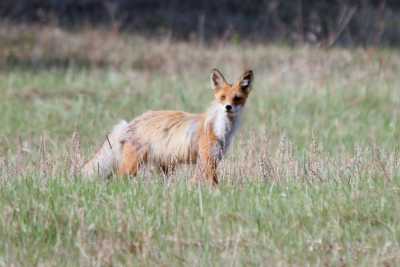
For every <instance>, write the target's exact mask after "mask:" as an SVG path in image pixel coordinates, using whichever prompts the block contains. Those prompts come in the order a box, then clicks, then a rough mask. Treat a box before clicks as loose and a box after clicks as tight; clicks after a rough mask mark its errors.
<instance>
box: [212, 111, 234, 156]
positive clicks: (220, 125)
mask: <svg viewBox="0 0 400 267" xmlns="http://www.w3.org/2000/svg"><path fill="white" fill-rule="evenodd" d="M239 121H240V111H239V112H238V113H237V114H235V116H234V117H233V116H232V117H229V116H228V114H227V113H226V111H225V110H224V107H223V106H222V105H219V104H216V105H214V106H213V107H212V109H210V112H209V122H210V126H211V127H212V130H213V132H214V134H215V135H216V137H217V139H218V141H219V142H220V145H221V146H222V147H221V148H220V149H221V150H222V151H221V152H222V153H225V152H226V150H227V149H228V147H229V145H230V144H231V141H232V138H233V135H234V133H235V131H236V129H237V128H238V126H239V124H240V123H239Z"/></svg>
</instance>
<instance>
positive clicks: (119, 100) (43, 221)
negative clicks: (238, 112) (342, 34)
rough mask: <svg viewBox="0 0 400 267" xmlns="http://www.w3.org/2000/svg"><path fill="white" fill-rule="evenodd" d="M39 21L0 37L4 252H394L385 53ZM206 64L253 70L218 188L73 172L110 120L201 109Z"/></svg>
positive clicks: (55, 259)
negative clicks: (178, 37) (191, 38)
mask: <svg viewBox="0 0 400 267" xmlns="http://www.w3.org/2000/svg"><path fill="white" fill-rule="evenodd" d="M10 31H12V29H10ZM28 33H29V32H28ZM18 34H20V35H23V34H24V31H21V33H13V34H9V36H11V37H12V38H14V39H15V40H19V39H18V38H19V37H18V36H19V35H18ZM38 34H39V35H40V36H42V37H43V36H44V37H46V36H51V38H47V39H46V38H44V40H47V42H49V43H46V42H41V43H37V44H36V43H30V44H29V47H30V49H32V51H35V53H36V54H35V53H34V52H31V51H30V50H26V51H25V50H24V47H25V46H24V45H23V43H24V42H27V39H26V38H25V39H24V38H22V37H21V41H20V42H19V41H15V40H14V39H13V44H15V45H16V46H17V47H15V46H12V47H7V46H4V47H3V46H1V47H0V50H1V51H3V50H4V51H6V52H4V53H3V54H4V55H7V54H9V55H12V59H13V60H10V59H6V60H1V59H0V66H2V68H1V71H0V125H1V127H0V240H1V242H0V266H11V265H14V266H34V265H41V266H76V265H82V266H94V265H96V266H124V265H131V266H138V265H140V266H142V265H165V266H176V265H178V266H179V265H186V266H209V265H216V266H219V265H223V266H225V265H227V266H249V265H272V266H288V265H293V266H304V265H312V266H320V265H328V266H354V265H362V266H376V265H386V266H395V265H398V264H400V252H399V251H400V244H399V242H400V226H399V225H400V186H399V185H400V149H399V148H400V147H399V140H400V124H399V115H400V91H399V90H398V88H399V86H400V77H399V76H398V73H399V71H400V69H399V66H400V64H399V62H400V57H399V55H398V53H397V52H396V51H391V50H383V49H382V50H379V51H372V52H371V51H363V50H342V49H336V50H329V51H325V50H320V49H317V48H306V47H303V48H302V47H299V48H289V47H277V46H264V45H259V44H246V43H243V44H242V45H241V46H236V45H230V44H223V45H210V46H208V47H204V46H199V45H198V44H195V43H179V42H174V41H171V40H169V39H166V40H164V39H162V40H151V39H148V40H147V39H144V38H142V37H137V36H136V37H135V36H132V37H130V36H118V37H110V36H108V35H105V37H104V39H105V40H108V41H105V42H104V43H102V44H103V46H100V45H98V47H97V44H96V47H97V50H96V49H94V48H93V47H91V46H88V45H87V44H88V43H91V42H90V39H88V38H89V37H90V38H92V37H93V36H94V37H93V38H95V37H96V36H97V34H99V33H98V32H96V31H94V32H93V33H90V34H88V32H83V33H69V34H67V33H64V32H56V33H53V32H52V31H51V30H49V29H44V30H41V31H39V32H38ZM102 34H103V33H101V32H100V35H101V36H103V35H102ZM104 34H106V33H104ZM28 35H29V34H28ZM5 36H8V35H5ZM3 37H4V36H3ZM11 37H9V38H11ZM110 38H111V39H110ZM112 38H117V39H115V40H114V39H112ZM42 39H43V38H42ZM29 40H30V39H29ZM72 40H73V41H72ZM110 40H111V41H110ZM31 41H32V40H31ZM31 41H30V42H31ZM32 42H33V41H32ZM52 42H55V43H56V44H57V45H61V47H59V49H50V48H52V47H53V46H54V44H52ZM69 42H72V44H74V46H72V45H68V44H69ZM19 43H22V44H21V47H18V44H19ZM64 43H65V44H66V46H65V47H63V46H62V44H64ZM57 47H58V46H57ZM96 47H95V48H96ZM116 47H117V48H118V49H116ZM100 48H101V49H100ZM41 49H42V50H43V51H42V50H41ZM74 49H75V50H74ZM10 51H11V52H10ZM109 51H111V52H109ZM38 55H39V56H38ZM99 59H101V64H100V63H99ZM16 62H18V64H17V63H16ZM23 62H25V65H24V64H22V63H23ZM43 62H45V63H43ZM51 62H53V63H51ZM57 62H63V64H61V65H58V64H59V63H57ZM77 62H78V63H79V62H85V64H84V65H83V66H82V65H79V64H78V63H77ZM42 63H43V65H42ZM64 63H65V64H64ZM2 64H3V65H2ZM215 66H216V67H219V68H220V69H221V70H222V71H223V72H224V73H225V74H226V76H227V78H228V79H229V80H233V78H234V77H237V76H238V75H239V74H240V72H241V71H242V70H243V69H244V68H245V67H248V66H251V67H252V68H253V69H254V71H255V85H254V91H253V92H252V93H251V96H250V99H249V102H248V104H247V107H246V109H247V110H246V114H245V117H244V122H243V125H242V129H241V130H240V132H239V134H238V136H237V138H236V140H235V144H234V146H233V147H232V149H231V150H230V151H229V153H228V155H227V157H226V159H225V160H224V162H223V163H222V164H221V167H220V170H219V173H220V179H221V185H220V186H218V188H217V189H212V188H209V187H207V186H194V185H190V184H188V183H187V179H188V178H189V177H191V172H192V169H191V168H183V169H180V170H178V172H177V173H176V174H175V175H173V176H172V177H170V178H169V179H165V178H164V177H160V176H159V174H157V173H153V172H151V171H147V170H146V171H145V172H143V173H141V174H140V175H139V176H138V177H136V178H132V179H126V178H119V177H113V178H112V179H110V180H107V181H104V180H96V181H87V180H86V179H84V178H83V177H80V176H79V175H78V176H76V175H75V171H76V168H77V167H78V166H79V164H80V163H81V162H82V160H83V159H86V158H88V157H89V156H90V155H91V154H92V153H93V151H94V150H95V149H96V148H97V147H98V146H99V145H100V143H102V142H103V140H104V136H105V135H106V134H107V132H108V131H109V130H110V129H111V127H112V126H113V125H114V124H116V123H117V122H118V120H119V119H122V118H124V119H132V118H134V117H135V116H137V115H139V114H140V113H142V112H144V111H146V110H149V109H179V110H186V111H190V112H201V111H204V110H205V109H206V108H207V105H208V104H209V102H210V101H211V99H212V92H211V89H210V88H209V80H208V79H209V72H210V70H211V68H213V67H215ZM74 132H75V133H78V135H75V137H74V138H73V137H72V136H73V134H74Z"/></svg>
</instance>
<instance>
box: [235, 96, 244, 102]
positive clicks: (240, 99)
mask: <svg viewBox="0 0 400 267" xmlns="http://www.w3.org/2000/svg"><path fill="white" fill-rule="evenodd" d="M242 99H243V97H240V96H235V97H234V98H233V102H240V101H242Z"/></svg>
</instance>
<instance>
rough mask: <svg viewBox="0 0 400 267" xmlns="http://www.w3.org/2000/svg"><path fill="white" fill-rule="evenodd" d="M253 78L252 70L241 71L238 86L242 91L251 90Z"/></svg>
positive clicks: (247, 91)
mask: <svg viewBox="0 0 400 267" xmlns="http://www.w3.org/2000/svg"><path fill="white" fill-rule="evenodd" d="M253 78H254V75H253V71H252V70H248V71H246V72H245V73H243V75H242V77H240V80H239V86H240V88H241V89H242V90H243V91H244V92H246V93H249V92H250V91H251V85H252V83H253Z"/></svg>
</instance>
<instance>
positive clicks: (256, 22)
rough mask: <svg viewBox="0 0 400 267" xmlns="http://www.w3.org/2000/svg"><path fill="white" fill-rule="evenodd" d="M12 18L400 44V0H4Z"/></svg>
mask: <svg viewBox="0 0 400 267" xmlns="http://www.w3.org/2000/svg"><path fill="white" fill-rule="evenodd" d="M0 17H1V19H2V20H4V21H7V22H12V23H14V22H17V23H26V22H29V23H32V22H35V23H55V24H57V25H59V26H62V27H68V28H72V29H73V28H79V27H81V26H82V25H83V24H85V25H111V26H113V27H114V28H117V29H118V30H121V31H133V32H141V33H146V34H161V33H167V34H171V35H172V36H173V37H175V38H184V39H187V38H198V39H200V40H202V41H206V40H212V39H215V38H218V39H220V38H225V39H235V40H238V41H240V40H242V39H253V40H264V41H276V40H279V41H289V42H308V43H318V44H322V45H327V46H331V45H334V44H340V45H363V46H370V45H380V44H385V45H399V44H400V1H399V0H353V1H346V0H218V1H216V0H192V1H190V0H186V1H184V0H170V1H165V0H1V1H0Z"/></svg>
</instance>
